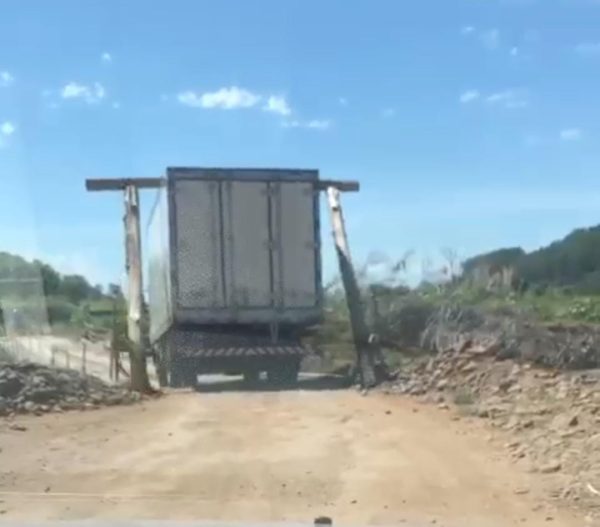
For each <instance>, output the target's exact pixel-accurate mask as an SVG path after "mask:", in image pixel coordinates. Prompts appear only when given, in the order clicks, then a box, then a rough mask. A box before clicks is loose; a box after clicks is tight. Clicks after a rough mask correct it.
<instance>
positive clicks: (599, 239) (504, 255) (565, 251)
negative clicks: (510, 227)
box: [463, 225, 600, 294]
mask: <svg viewBox="0 0 600 527" xmlns="http://www.w3.org/2000/svg"><path fill="white" fill-rule="evenodd" d="M482 267H483V268H487V269H488V270H489V271H490V272H491V273H494V272H496V271H498V270H500V269H501V268H503V267H512V268H513V269H514V270H515V274H514V276H515V284H514V285H515V287H519V288H522V289H528V288H537V289H544V288H547V287H560V288H563V289H565V290H570V291H573V292H576V293H582V294H600V225H596V226H594V227H589V228H583V229H576V230H574V231H572V232H571V233H570V234H568V235H567V236H565V237H564V238H563V239H561V240H557V241H555V242H553V243H551V244H550V245H548V246H546V247H542V248H540V249H537V250H535V251H531V252H526V251H524V250H523V249H522V248H520V247H510V248H504V249H499V250H496V251H492V252H489V253H485V254H481V255H478V256H475V257H473V258H469V259H468V260H466V261H465V262H463V276H465V277H468V276H470V275H472V274H473V273H474V272H475V271H476V270H477V269H480V268H482Z"/></svg>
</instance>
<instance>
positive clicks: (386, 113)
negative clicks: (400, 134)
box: [381, 107, 396, 119]
mask: <svg viewBox="0 0 600 527" xmlns="http://www.w3.org/2000/svg"><path fill="white" fill-rule="evenodd" d="M394 115H396V109H395V108H391V107H390V108H384V109H383V110H381V116H382V117H385V118H387V119H389V118H391V117H394Z"/></svg>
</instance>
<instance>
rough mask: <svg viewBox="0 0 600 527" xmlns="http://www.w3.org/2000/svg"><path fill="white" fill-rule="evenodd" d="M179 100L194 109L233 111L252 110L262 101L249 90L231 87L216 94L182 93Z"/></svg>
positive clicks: (178, 97)
mask: <svg viewBox="0 0 600 527" xmlns="http://www.w3.org/2000/svg"><path fill="white" fill-rule="evenodd" d="M177 99H178V100H179V102H180V103H181V104H183V105H185V106H191V107H194V108H220V109H223V110H233V109H236V108H250V107H252V106H255V105H256V104H257V103H258V102H259V101H260V99H261V97H260V96H259V95H256V94H254V93H252V92H250V91H248V90H244V89H242V88H238V87H237V86H231V87H229V88H221V89H219V90H217V91H215V92H206V93H198V92H194V91H191V90H188V91H185V92H181V93H180V94H179V95H178V96H177Z"/></svg>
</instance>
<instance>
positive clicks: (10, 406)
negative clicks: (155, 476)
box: [0, 362, 140, 416]
mask: <svg viewBox="0 0 600 527" xmlns="http://www.w3.org/2000/svg"><path fill="white" fill-rule="evenodd" d="M139 399H140V395H139V394H138V393H135V392H131V391H129V390H127V389H126V388H124V387H119V386H112V385H109V384H106V383H104V382H103V381H101V380H100V379H98V378H97V377H93V376H86V375H82V374H81V373H79V372H77V371H75V370H68V369H60V368H49V367H47V366H43V365H40V364H34V363H16V364H14V363H1V362H0V416H5V415H10V414H13V413H35V414H41V413H45V412H51V411H62V410H75V409H91V408H96V407H99V406H106V405H117V404H129V403H133V402H136V401H138V400H139Z"/></svg>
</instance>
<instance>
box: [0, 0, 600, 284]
mask: <svg viewBox="0 0 600 527" xmlns="http://www.w3.org/2000/svg"><path fill="white" fill-rule="evenodd" d="M153 4H154V3H153V2H147V1H138V0H130V1H127V2H122V1H114V0H103V1H84V2H82V1H75V0H73V1H64V0H55V1H53V2H43V1H31V2H22V1H16V0H15V1H8V0H6V1H4V2H2V7H1V15H0V34H1V35H2V42H3V43H4V45H2V46H0V178H2V183H3V191H2V193H1V197H0V244H1V246H2V247H1V248H2V249H4V250H9V251H13V252H19V253H21V254H24V255H26V256H38V257H41V258H43V259H45V260H47V261H49V262H51V263H53V264H54V265H56V266H57V267H58V268H59V269H61V270H63V271H65V272H82V273H84V274H86V275H87V276H88V277H89V278H90V279H91V280H92V281H100V282H108V281H119V280H120V279H121V277H122V265H123V263H122V262H123V260H122V249H123V242H122V232H121V216H122V209H121V206H122V204H121V199H120V196H118V195H116V194H87V193H86V192H85V191H84V179H85V178H86V177H124V176H156V175H160V174H162V173H163V171H164V169H165V167H166V166H169V165H192V166H271V167H302V168H319V169H320V170H321V174H322V177H327V178H344V179H358V180H360V181H361V184H362V190H361V192H360V193H359V194H357V195H352V196H350V195H348V196H344V203H345V204H346V208H347V215H348V227H349V234H350V237H351V245H352V249H353V252H354V256H355V259H356V260H358V261H364V260H365V259H366V258H367V255H368V254H369V253H370V252H372V251H377V252H379V253H383V254H386V255H388V256H389V257H390V258H395V257H398V256H401V255H402V254H404V253H405V252H406V251H407V250H413V251H415V254H416V256H415V264H414V265H415V266H416V267H415V269H414V270H413V271H414V272H419V271H418V269H417V267H418V268H419V269H421V268H422V266H421V264H420V263H419V262H422V261H429V262H431V261H433V265H434V266H436V265H437V264H438V261H439V260H440V249H442V248H445V247H451V248H453V249H454V250H455V251H456V252H457V254H458V255H459V256H461V257H465V256H469V255H472V254H474V253H477V252H479V251H483V250H490V249H493V248H496V247H499V246H507V245H522V246H524V247H525V248H528V249H530V248H535V247H538V246H540V245H542V244H545V243H548V242H550V241H552V240H553V239H555V238H557V237H561V236H563V235H565V234H566V233H567V232H569V231H570V230H571V229H573V228H575V227H578V226H586V225H591V224H596V223H600V179H599V178H598V175H599V173H600V105H598V103H597V101H598V93H600V74H599V73H600V2H599V1H595V0H537V1H536V0H504V1H503V0H462V1H451V0H438V1H427V0H420V1H419V2H415V1H397V0H396V1H384V0H381V1H377V2H348V1H337V0H332V1H327V2H318V1H312V0H303V1H281V0H278V1H275V0H268V1H267V0H264V1H260V0H259V1H255V2H247V1H242V0H240V1H237V2H234V1H220V2H214V1H213V2H207V1H188V2H183V1H178V0H170V1H169V2H156V5H153ZM152 200H153V196H152V195H151V193H150V194H146V195H145V196H144V199H143V205H144V207H145V211H146V212H148V210H149V208H150V205H151V203H152ZM323 223H324V225H325V228H324V233H323V234H324V236H328V235H329V234H328V233H329V228H328V223H327V221H324V222H323ZM324 241H325V242H328V239H325V240H324ZM326 246H327V247H328V246H329V244H328V243H327V244H326ZM325 260H326V269H327V270H328V273H331V270H332V269H333V268H334V267H333V259H332V257H331V251H330V250H329V249H327V250H326V252H325ZM419 266H420V267H419Z"/></svg>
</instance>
